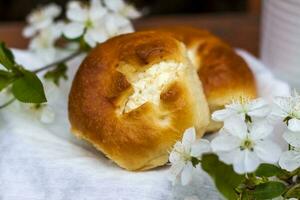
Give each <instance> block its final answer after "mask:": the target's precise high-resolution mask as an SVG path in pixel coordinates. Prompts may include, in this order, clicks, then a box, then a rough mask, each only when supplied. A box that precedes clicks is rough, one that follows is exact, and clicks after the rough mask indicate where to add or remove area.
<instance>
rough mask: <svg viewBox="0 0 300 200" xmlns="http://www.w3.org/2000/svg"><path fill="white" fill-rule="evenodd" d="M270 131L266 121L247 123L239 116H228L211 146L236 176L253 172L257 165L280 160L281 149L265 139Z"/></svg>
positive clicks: (270, 127) (271, 128)
mask: <svg viewBox="0 0 300 200" xmlns="http://www.w3.org/2000/svg"><path fill="white" fill-rule="evenodd" d="M272 130H273V127H272V126H271V125H269V124H268V123H267V122H265V121H257V122H255V123H252V124H247V123H245V121H244V120H243V119H242V118H240V117H237V116H236V117H231V118H230V119H228V120H226V121H225V123H224V127H223V129H222V130H221V131H220V133H219V136H217V137H216V138H214V139H213V140H212V142H211V147H212V150H213V151H214V152H216V153H217V154H218V156H219V157H220V159H221V160H222V161H223V162H225V163H227V164H233V167H234V170H235V171H236V172H237V173H240V174H242V173H247V172H253V171H254V170H255V169H256V168H257V167H258V166H259V164H260V163H263V162H265V163H276V162H277V161H278V159H279V157H280V154H281V149H280V147H279V146H278V145H277V144H275V143H273V142H272V141H270V140H269V139H267V137H268V136H269V135H270V134H271V133H272Z"/></svg>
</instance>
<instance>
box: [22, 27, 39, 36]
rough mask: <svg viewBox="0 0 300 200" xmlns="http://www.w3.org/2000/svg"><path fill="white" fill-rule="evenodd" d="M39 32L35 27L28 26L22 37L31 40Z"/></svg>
mask: <svg viewBox="0 0 300 200" xmlns="http://www.w3.org/2000/svg"><path fill="white" fill-rule="evenodd" d="M36 32H37V30H36V29H35V27H34V26H26V27H25V28H24V30H23V32H22V35H23V36H24V37H26V38H30V37H32V36H34V35H35V34H36Z"/></svg>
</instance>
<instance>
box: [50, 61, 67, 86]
mask: <svg viewBox="0 0 300 200" xmlns="http://www.w3.org/2000/svg"><path fill="white" fill-rule="evenodd" d="M67 69H68V67H67V65H66V64H65V63H60V64H58V65H57V66H56V68H55V69H53V70H51V71H48V72H47V73H46V74H45V75H44V77H45V79H48V80H52V81H53V82H54V83H55V84H56V85H57V86H58V85H59V81H60V79H64V80H67V79H68V76H67V74H66V72H67Z"/></svg>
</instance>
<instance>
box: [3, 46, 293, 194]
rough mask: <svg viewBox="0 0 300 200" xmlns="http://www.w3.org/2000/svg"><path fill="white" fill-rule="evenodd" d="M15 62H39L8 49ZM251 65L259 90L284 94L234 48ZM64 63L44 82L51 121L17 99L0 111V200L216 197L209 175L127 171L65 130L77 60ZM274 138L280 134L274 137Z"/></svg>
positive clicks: (253, 61) (285, 90) (283, 89)
mask: <svg viewBox="0 0 300 200" xmlns="http://www.w3.org/2000/svg"><path fill="white" fill-rule="evenodd" d="M14 52H15V54H16V57H17V60H18V62H20V63H23V64H24V66H26V67H31V68H32V69H33V68H36V67H38V66H41V62H40V61H38V59H37V58H34V57H33V56H32V55H31V54H29V53H27V52H23V51H20V50H15V51H14ZM238 52H239V53H240V54H241V55H242V56H243V57H244V58H245V59H246V61H247V62H248V63H249V65H250V66H251V68H252V69H253V71H254V73H255V76H256V79H257V82H258V87H259V92H260V95H261V96H263V97H266V98H267V99H271V97H272V96H274V95H288V94H289V87H288V85H287V84H285V83H283V82H281V81H279V80H277V79H275V78H274V77H273V75H272V74H271V73H270V71H269V70H268V69H267V68H266V67H264V66H263V65H262V64H261V63H260V62H259V61H258V60H257V59H255V58H254V57H252V56H251V55H249V54H248V53H247V52H245V51H242V50H238ZM81 60H82V57H81V58H77V59H75V60H73V61H71V62H69V63H68V64H69V66H70V70H69V72H68V74H69V80H68V81H66V82H63V83H62V84H61V86H60V87H59V88H57V87H55V86H54V85H53V84H51V83H47V84H46V92H47V97H48V100H49V104H50V106H52V108H53V109H54V111H55V113H56V118H55V121H54V123H53V124H42V123H41V122H39V120H37V119H36V118H35V117H34V116H32V114H30V113H24V112H21V111H20V109H21V110H22V108H20V106H19V103H18V102H15V103H13V104H12V105H11V106H10V107H8V108H6V109H4V110H2V111H1V112H0V199H1V200H44V199H47V200H73V199H74V200H75V199H76V200H167V199H184V197H185V196H198V198H199V199H203V200H204V199H210V200H214V199H220V196H219V195H218V193H217V191H216V189H215V188H214V186H213V184H212V182H211V180H210V178H209V177H208V176H207V175H206V174H205V173H204V172H199V173H198V174H195V176H194V180H193V182H192V183H191V184H190V185H189V186H188V187H182V186H179V185H177V186H175V187H172V185H171V184H170V183H169V181H168V180H167V169H168V167H161V168H159V169H154V170H150V171H147V172H128V171H125V170H122V169H120V168H119V167H117V166H116V165H115V164H114V163H112V162H111V161H109V160H108V159H106V158H105V157H104V156H103V155H102V154H101V153H100V152H98V151H96V150H95V149H94V148H93V147H92V146H91V145H89V144H87V143H85V142H83V141H80V140H78V139H77V138H75V137H74V136H73V135H72V134H71V133H70V131H69V127H70V125H69V123H68V118H67V97H68V91H69V88H70V85H71V80H72V77H73V76H74V73H75V71H76V69H77V68H78V67H77V66H79V63H80V62H81ZM278 140H279V141H280V140H281V139H280V137H278Z"/></svg>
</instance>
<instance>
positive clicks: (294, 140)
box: [283, 130, 300, 148]
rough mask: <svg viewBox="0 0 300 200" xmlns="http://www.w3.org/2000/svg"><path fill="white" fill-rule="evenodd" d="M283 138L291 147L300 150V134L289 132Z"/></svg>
mask: <svg viewBox="0 0 300 200" xmlns="http://www.w3.org/2000/svg"><path fill="white" fill-rule="evenodd" d="M283 138H284V139H285V141H287V143H289V144H290V145H292V146H294V147H297V148H300V132H292V131H289V130H287V131H286V132H285V133H284V134H283Z"/></svg>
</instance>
